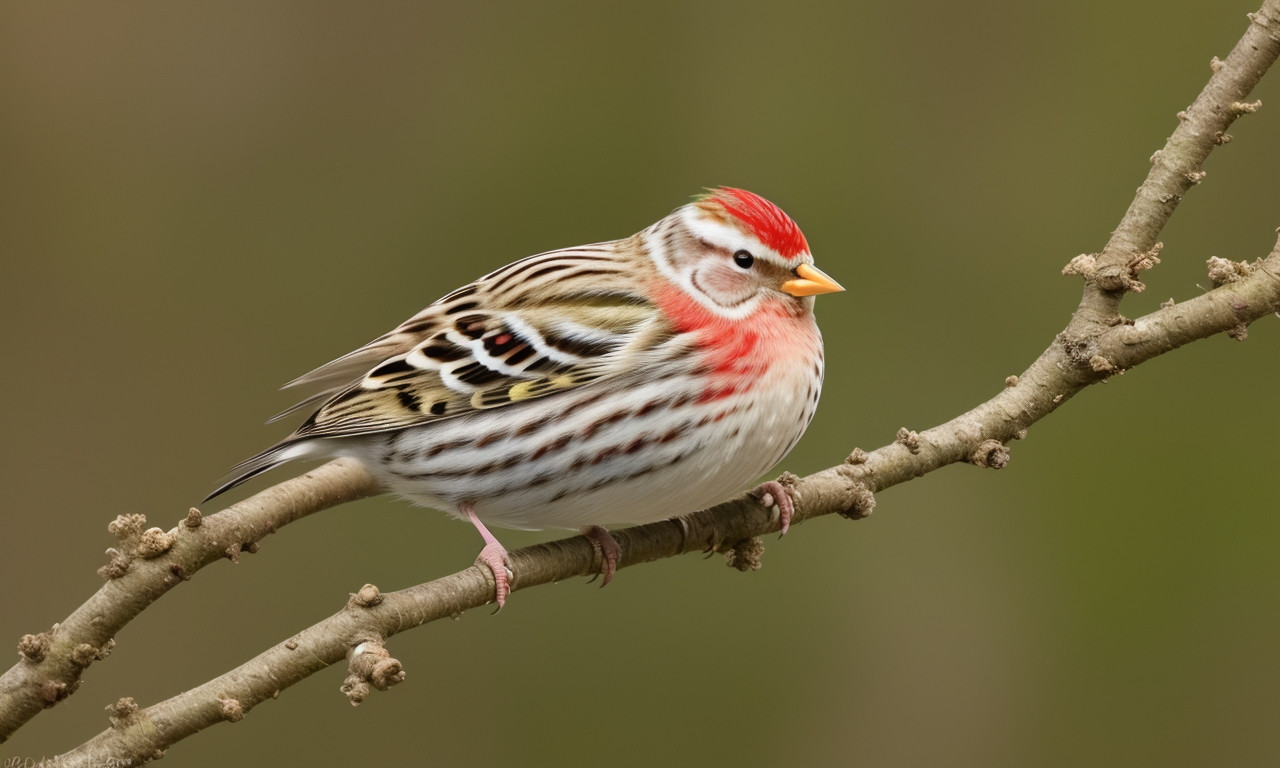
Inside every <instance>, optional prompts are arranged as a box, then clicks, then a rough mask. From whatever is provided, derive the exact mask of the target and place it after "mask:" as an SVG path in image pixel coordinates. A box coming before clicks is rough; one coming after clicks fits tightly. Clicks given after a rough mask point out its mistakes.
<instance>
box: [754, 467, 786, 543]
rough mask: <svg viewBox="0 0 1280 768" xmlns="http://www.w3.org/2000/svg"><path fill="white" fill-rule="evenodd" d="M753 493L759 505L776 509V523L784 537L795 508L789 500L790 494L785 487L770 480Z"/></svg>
mask: <svg viewBox="0 0 1280 768" xmlns="http://www.w3.org/2000/svg"><path fill="white" fill-rule="evenodd" d="M753 493H754V494H755V495H756V497H757V498H758V499H760V503H761V504H763V505H764V506H765V507H766V508H767V507H773V506H775V505H776V506H777V507H778V521H779V523H780V524H781V528H782V535H784V536H785V535H786V533H787V529H789V528H790V527H791V518H792V517H793V516H794V515H795V512H796V506H795V502H794V501H793V500H792V498H791V492H790V491H789V490H787V487H786V486H785V485H783V484H782V483H780V482H778V481H777V480H770V481H769V482H767V483H761V484H760V487H759V488H756V489H755V491H753Z"/></svg>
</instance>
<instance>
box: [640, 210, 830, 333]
mask: <svg viewBox="0 0 1280 768" xmlns="http://www.w3.org/2000/svg"><path fill="white" fill-rule="evenodd" d="M671 218H672V219H673V220H674V224H675V225H676V226H674V227H672V228H670V229H668V230H667V233H666V234H665V241H664V242H660V243H655V244H653V246H652V247H651V253H652V255H653V257H654V260H655V262H656V264H657V266H658V269H659V270H660V271H661V272H662V273H663V274H664V275H665V276H666V277H667V278H668V279H670V280H672V281H673V282H675V283H677V284H678V285H679V286H680V287H682V288H683V289H684V290H685V291H686V292H687V293H689V294H690V295H691V296H693V297H694V298H695V299H697V301H698V302H699V303H700V304H702V305H704V306H705V307H707V308H708V309H711V310H712V311H713V312H715V313H716V314H717V315H720V316H721V317H725V318H730V319H741V318H744V317H748V316H750V315H752V314H753V313H754V312H755V311H756V310H757V309H758V308H760V306H761V305H763V304H766V303H775V302H778V301H788V302H789V303H792V304H795V305H797V306H798V307H800V308H802V309H804V310H808V309H809V308H810V307H811V306H812V303H813V300H812V299H811V298H809V297H812V296H816V295H818V294H820V293H833V292H835V291H842V290H844V288H842V287H841V286H840V284H839V283H837V282H836V281H834V280H832V279H831V278H830V277H827V276H826V275H825V274H823V272H822V271H821V270H819V269H818V268H817V267H815V266H813V256H812V254H810V252H809V243H808V241H806V240H805V237H804V234H803V233H802V232H801V231H800V227H798V226H797V225H796V223H795V222H794V221H792V219H791V217H790V216H788V215H787V214H786V213H784V212H783V211H782V209H781V208H779V207H778V206H776V205H774V204H773V203H771V202H769V201H768V200H766V199H764V198H763V197H760V196H759V195H757V194H754V193H752V192H748V191H746V190H745V189H736V188H734V187H719V188H717V189H713V190H710V191H708V192H707V193H706V194H704V195H701V196H700V197H699V198H698V199H696V200H695V201H694V202H692V203H690V204H689V205H686V206H684V207H682V208H680V209H678V210H676V212H675V213H673V214H672V215H671Z"/></svg>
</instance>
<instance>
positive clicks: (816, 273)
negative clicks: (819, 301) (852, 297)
mask: <svg viewBox="0 0 1280 768" xmlns="http://www.w3.org/2000/svg"><path fill="white" fill-rule="evenodd" d="M796 275H797V277H796V279H795V280H788V281H786V282H785V283H783V284H782V291H783V293H789V294H791V295H792V296H817V295H818V294H820V293H836V292H838V291H843V290H844V287H843V286H841V285H840V284H839V283H837V282H836V281H835V280H832V279H831V278H829V277H827V276H826V275H825V274H823V272H822V270H820V269H818V268H817V267H815V266H813V265H812V264H801V265H800V266H798V267H796Z"/></svg>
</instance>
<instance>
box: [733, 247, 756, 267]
mask: <svg viewBox="0 0 1280 768" xmlns="http://www.w3.org/2000/svg"><path fill="white" fill-rule="evenodd" d="M733 263H734V264H737V265H738V266H739V267H742V268H743V269H751V265H752V264H755V263H756V257H755V256H752V255H751V251H737V252H736V253H734V254H733Z"/></svg>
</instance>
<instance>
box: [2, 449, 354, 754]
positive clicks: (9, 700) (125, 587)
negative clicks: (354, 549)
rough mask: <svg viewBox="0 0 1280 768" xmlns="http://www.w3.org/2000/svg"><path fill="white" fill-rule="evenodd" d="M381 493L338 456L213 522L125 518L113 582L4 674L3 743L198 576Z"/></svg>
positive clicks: (33, 641)
mask: <svg viewBox="0 0 1280 768" xmlns="http://www.w3.org/2000/svg"><path fill="white" fill-rule="evenodd" d="M378 492H379V491H378V487H377V485H376V483H375V481H374V479H373V477H372V476H371V475H370V474H369V473H368V472H366V471H365V469H364V467H363V466H361V465H360V463H359V462H356V461H353V460H348V459H340V460H338V461H334V462H330V463H329V464H326V465H324V466H323V467H320V468H318V469H316V470H314V471H312V472H308V473H306V474H305V475H302V476H300V477H296V478H294V479H292V480H288V481H286V482H283V483H280V484H279V485H276V486H273V487H271V488H268V489H267V490H265V491H263V492H262V493H259V494H257V495H256V496H252V497H250V498H248V499H245V500H244V501H242V502H240V503H239V504H235V505H233V506H231V507H228V508H227V509H225V510H223V511H222V512H219V513H217V514H215V515H209V516H207V517H205V516H202V515H201V514H200V513H199V512H197V511H196V510H194V509H193V510H192V511H191V512H190V513H188V515H187V517H186V519H185V520H183V521H182V522H181V523H179V524H178V525H177V526H176V527H175V528H173V529H171V530H170V531H168V532H167V533H166V532H163V531H161V530H160V529H159V528H152V529H149V530H143V526H144V525H145V523H146V518H145V517H143V516H142V515H122V516H120V517H119V518H117V519H116V520H115V521H114V522H113V523H112V524H111V526H110V529H111V532H112V533H114V534H115V535H116V536H117V538H119V539H120V547H119V548H113V549H111V550H108V553H109V554H111V556H112V559H111V562H110V563H108V564H107V565H106V566H104V567H103V568H102V569H100V570H99V573H101V574H102V576H103V577H104V578H105V579H107V583H106V584H104V585H102V588H101V589H99V590H98V591H97V592H96V593H95V594H94V595H93V596H92V597H90V598H89V599H88V600H86V601H85V602H84V604H83V605H81V606H80V607H79V608H77V609H76V610H75V611H74V612H73V613H72V614H71V615H70V616H68V617H67V618H66V619H64V620H63V621H61V622H59V623H58V624H55V625H54V626H53V627H52V628H51V629H48V630H46V631H44V632H39V633H36V634H32V635H26V636H24V637H23V638H22V640H21V641H20V642H19V650H20V652H21V656H22V658H21V660H19V662H18V663H17V664H15V665H14V666H12V667H11V668H9V670H8V671H7V672H5V673H4V675H2V676H0V742H2V741H4V740H6V739H7V738H8V737H9V736H10V735H11V734H12V733H13V732H14V731H16V730H17V729H18V728H20V727H21V726H22V724H23V723H25V722H27V721H28V720H30V719H31V718H33V717H35V716H36V714H38V713H39V712H40V711H41V710H42V709H47V708H49V707H52V706H53V705H54V704H56V703H58V702H59V701H61V700H62V699H64V698H66V697H67V696H70V695H71V694H72V693H74V692H75V690H76V689H77V688H78V687H79V686H80V674H81V673H82V672H83V671H84V670H85V668H86V667H88V666H89V665H90V664H92V663H93V662H94V661H95V660H97V659H101V658H104V657H105V656H106V655H107V654H108V653H109V652H110V651H111V646H112V645H113V644H114V643H115V641H114V640H113V639H112V638H113V637H115V634H116V633H117V632H119V631H120V630H121V629H122V628H124V626H125V625H126V624H128V623H129V622H130V621H132V620H133V618H134V617H135V616H137V615H138V614H139V613H141V612H142V611H143V609H145V608H146V607H147V606H149V605H151V604H152V603H153V602H155V601H156V600H157V599H159V598H160V596H161V595H163V594H165V593H166V592H168V591H169V590H170V589H171V588H173V587H174V586H176V585H178V584H180V583H182V582H183V581H185V580H187V579H189V578H191V576H192V574H194V573H195V572H196V571H198V570H200V569H201V568H203V567H204V566H206V565H208V564H209V563H212V562H214V561H216V560H221V559H223V558H228V559H231V560H236V559H238V558H239V556H240V552H241V551H243V550H245V549H248V550H249V551H253V549H254V548H256V546H257V542H258V541H260V540H261V539H263V538H264V537H265V536H266V535H267V534H269V533H272V532H274V531H277V530H279V529H280V528H282V527H284V526H286V525H288V524H289V523H291V522H293V521H294V520H298V519H300V518H303V517H306V516H307V515H309V514H311V513H313V512H319V511H320V510H322V509H327V508H329V507H332V506H336V505H338V504H342V503H344V502H348V501H354V500H356V499H360V498H364V497H366V496H372V495H374V494H376V493H378Z"/></svg>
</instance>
